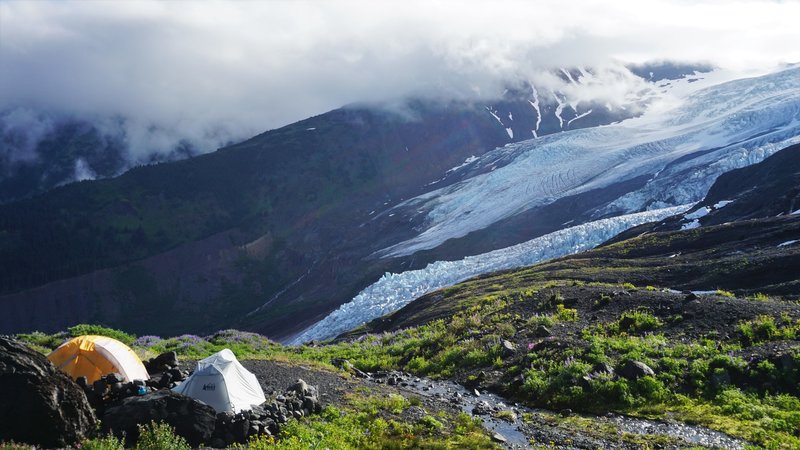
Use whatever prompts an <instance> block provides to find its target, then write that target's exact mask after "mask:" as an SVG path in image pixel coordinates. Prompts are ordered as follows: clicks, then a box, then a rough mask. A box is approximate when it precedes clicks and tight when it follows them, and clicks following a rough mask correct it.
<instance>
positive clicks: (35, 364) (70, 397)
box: [0, 337, 97, 448]
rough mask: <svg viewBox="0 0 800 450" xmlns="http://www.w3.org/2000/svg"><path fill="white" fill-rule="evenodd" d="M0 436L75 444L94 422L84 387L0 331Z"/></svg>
mask: <svg viewBox="0 0 800 450" xmlns="http://www.w3.org/2000/svg"><path fill="white" fill-rule="evenodd" d="M0 399H2V401H0V442H4V441H11V440H14V441H16V442H24V443H26V444H35V445H38V446H43V447H51V448H52V447H66V446H69V445H75V444H77V443H79V442H80V441H82V440H83V439H85V438H87V437H89V436H91V434H92V433H93V432H94V430H95V428H96V424H97V418H96V417H95V414H94V411H93V410H92V407H91V406H90V405H89V402H88V401H87V400H86V395H85V394H84V392H83V389H82V388H81V387H80V386H78V385H77V384H76V383H75V382H74V381H72V379H70V378H69V376H67V375H66V374H65V373H63V372H61V371H60V370H58V369H56V368H55V367H54V366H53V364H52V363H50V361H48V360H47V358H45V357H44V355H42V354H41V353H39V352H37V351H34V350H33V349H31V348H29V347H28V346H27V345H25V344H23V343H21V342H19V341H17V340H14V339H9V338H5V337H0Z"/></svg>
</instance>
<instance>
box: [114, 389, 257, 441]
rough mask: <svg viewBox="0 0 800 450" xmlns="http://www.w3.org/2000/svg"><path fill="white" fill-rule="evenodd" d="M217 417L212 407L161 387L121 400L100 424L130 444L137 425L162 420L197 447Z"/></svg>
mask: <svg viewBox="0 0 800 450" xmlns="http://www.w3.org/2000/svg"><path fill="white" fill-rule="evenodd" d="M226 417H230V416H226ZM216 418H217V414H216V411H214V408H212V407H211V406H208V405H206V404H205V403H203V402H200V401H197V400H195V399H193V398H190V397H187V396H185V395H181V394H178V393H176V392H173V391H169V390H160V391H156V392H153V393H152V394H147V395H142V396H139V397H128V398H126V399H124V400H122V402H121V403H120V404H119V405H118V406H114V407H111V408H109V409H108V410H107V411H106V412H105V414H104V415H103V420H102V424H103V431H104V432H113V433H114V434H115V435H116V436H118V437H123V436H124V438H125V439H126V442H127V443H128V444H129V445H132V444H133V443H135V442H136V439H138V437H139V430H138V428H137V425H139V424H146V423H150V422H153V421H155V422H160V421H163V422H166V423H168V424H169V425H171V426H172V427H174V428H175V433H176V434H178V435H180V436H183V437H184V438H185V439H186V441H187V442H188V443H189V445H191V446H193V447H197V446H199V445H200V444H201V443H204V442H207V441H209V439H210V438H211V435H212V434H213V432H214V428H215V426H216ZM248 427H249V424H248ZM246 429H247V428H245V430H246Z"/></svg>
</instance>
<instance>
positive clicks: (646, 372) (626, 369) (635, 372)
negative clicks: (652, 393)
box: [619, 359, 656, 380]
mask: <svg viewBox="0 0 800 450" xmlns="http://www.w3.org/2000/svg"><path fill="white" fill-rule="evenodd" d="M619 374H620V375H622V376H623V377H625V378H628V379H631V380H635V379H638V378H641V377H645V376H655V375H656V373H655V372H654V371H653V369H651V368H650V366H648V365H647V364H645V363H643V362H641V361H634V360H630V359H629V360H627V361H625V363H624V364H623V365H622V367H621V368H620V369H619Z"/></svg>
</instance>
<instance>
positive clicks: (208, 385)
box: [203, 383, 217, 391]
mask: <svg viewBox="0 0 800 450" xmlns="http://www.w3.org/2000/svg"><path fill="white" fill-rule="evenodd" d="M215 389H217V385H216V384H214V383H206V384H204V385H203V390H204V391H213V390H215Z"/></svg>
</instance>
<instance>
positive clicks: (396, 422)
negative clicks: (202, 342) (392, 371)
mask: <svg viewBox="0 0 800 450" xmlns="http://www.w3.org/2000/svg"><path fill="white" fill-rule="evenodd" d="M395 403H396V402H393V404H391V405H386V403H385V402H384V401H383V400H382V399H380V398H377V397H361V396H357V395H353V396H351V397H350V401H349V404H348V405H345V406H344V407H343V408H341V409H339V408H336V407H333V406H327V407H326V408H325V409H324V410H323V411H322V414H320V415H314V416H310V417H304V418H303V419H301V420H293V421H290V422H289V423H288V424H287V425H286V426H284V427H283V428H282V429H281V434H280V436H279V437H278V439H274V438H272V437H265V436H264V437H255V438H252V439H251V440H250V442H249V443H248V445H247V446H241V445H239V446H234V448H238V449H244V448H249V449H251V450H267V449H270V450H271V449H281V450H283V449H286V450H295V449H296V450H306V449H309V448H320V449H322V448H329V449H332V450H333V449H337V450H338V449H342V450H344V449H417V448H418V449H451V448H459V449H462V448H463V449H484V448H486V449H489V448H498V446H497V445H496V444H494V443H493V442H492V441H491V440H490V438H489V437H488V436H487V435H486V433H485V432H484V431H483V429H482V427H481V425H480V421H479V420H478V419H474V418H472V417H471V416H469V415H467V414H466V413H460V414H458V415H448V414H445V415H443V416H440V417H438V418H436V417H433V416H430V415H425V416H423V417H422V418H421V419H420V420H419V421H418V422H416V423H413V422H410V421H408V420H406V419H404V418H403V417H402V416H401V415H400V414H401V413H402V410H398V409H397V406H398V405H397V404H395ZM403 409H405V408H403Z"/></svg>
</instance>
